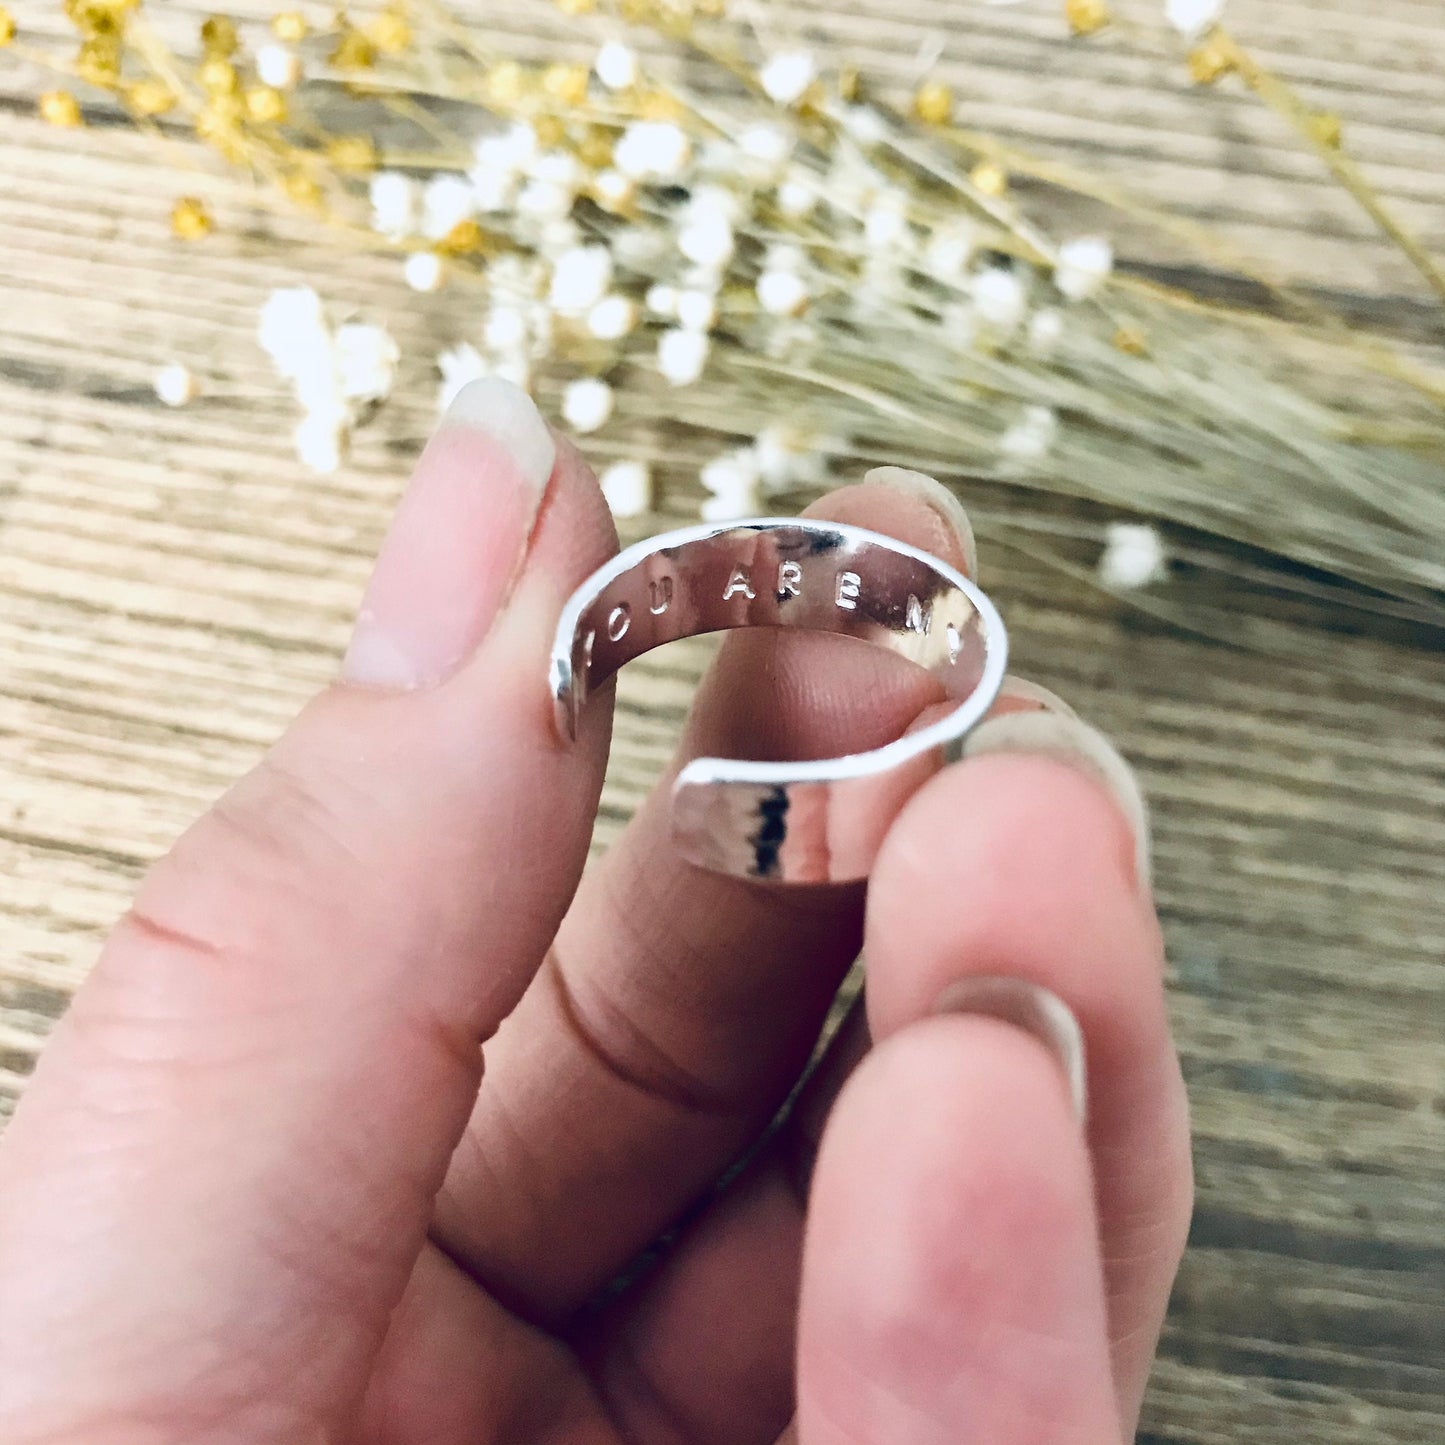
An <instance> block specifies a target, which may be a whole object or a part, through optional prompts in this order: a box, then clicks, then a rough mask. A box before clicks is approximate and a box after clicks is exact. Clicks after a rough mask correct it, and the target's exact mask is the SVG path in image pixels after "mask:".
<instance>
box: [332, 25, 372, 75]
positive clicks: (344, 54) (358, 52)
mask: <svg viewBox="0 0 1445 1445" xmlns="http://www.w3.org/2000/svg"><path fill="white" fill-rule="evenodd" d="M331 63H332V64H333V65H334V66H335V67H336V68H337V69H338V70H370V69H371V67H372V66H373V65H375V64H376V46H374V45H373V44H372V43H371V41H370V40H369V39H368V38H367V37H366V36H365V35H364V34H362V32H361V31H360V30H357V29H356V28H355V27H354V26H350V25H348V26H347V27H346V28H345V29H344V30H343V31H342V32H341V34H340V35H339V36H338V37H337V40H336V45H335V47H334V48H333V49H332V51H331Z"/></svg>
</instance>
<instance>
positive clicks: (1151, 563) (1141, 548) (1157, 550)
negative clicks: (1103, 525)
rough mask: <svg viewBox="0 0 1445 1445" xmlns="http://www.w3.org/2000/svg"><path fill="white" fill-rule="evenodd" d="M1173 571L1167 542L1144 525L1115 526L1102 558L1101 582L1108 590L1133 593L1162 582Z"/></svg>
mask: <svg viewBox="0 0 1445 1445" xmlns="http://www.w3.org/2000/svg"><path fill="white" fill-rule="evenodd" d="M1168 571H1169V559H1168V556H1167V554H1166V553H1165V550H1164V539H1163V538H1162V537H1160V535H1159V533H1158V531H1157V530H1156V529H1155V528H1153V527H1151V526H1149V525H1148V524H1147V523H1142V522H1111V523H1110V524H1109V529H1108V532H1107V533H1106V534H1105V542H1104V552H1103V555H1102V556H1101V557H1100V558H1099V580H1100V581H1101V582H1103V584H1104V585H1105V586H1106V587H1115V588H1118V589H1120V590H1121V591H1132V590H1134V589H1135V588H1138V587H1147V586H1148V585H1149V583H1151V582H1158V581H1160V580H1161V579H1162V578H1163V577H1164V576H1165V575H1166V574H1167V573H1168Z"/></svg>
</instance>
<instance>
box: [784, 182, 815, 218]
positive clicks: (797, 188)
mask: <svg viewBox="0 0 1445 1445" xmlns="http://www.w3.org/2000/svg"><path fill="white" fill-rule="evenodd" d="M817 204H818V192H817V188H816V186H815V185H814V184H813V182H812V181H811V180H809V179H806V178H805V177H804V175H803V174H802V173H801V172H800V173H796V174H793V175H789V176H787V177H786V178H785V179H784V180H783V182H782V184H781V185H779V187H778V210H780V211H781V212H782V213H783V215H785V216H786V217H787V218H788V219H789V220H790V221H801V220H803V219H804V218H806V217H807V216H808V215H810V214H811V213H812V210H813V207H814V206H816V205H817Z"/></svg>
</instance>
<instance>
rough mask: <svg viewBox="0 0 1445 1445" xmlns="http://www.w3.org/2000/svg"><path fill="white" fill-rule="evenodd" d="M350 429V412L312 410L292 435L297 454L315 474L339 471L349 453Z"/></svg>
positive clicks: (332, 408) (329, 408) (334, 409)
mask: <svg viewBox="0 0 1445 1445" xmlns="http://www.w3.org/2000/svg"><path fill="white" fill-rule="evenodd" d="M346 428H347V417H346V413H345V411H344V410H342V409H341V408H339V407H326V408H317V409H315V410H313V411H308V412H307V413H306V415H305V416H303V417H302V418H301V420H300V421H299V422H297V424H296V430H295V431H294V432H293V433H292V438H293V440H294V442H295V445H296V455H297V456H298V457H300V458H301V460H302V461H303V462H304V463H305V464H306V465H307V466H308V467H310V468H311V470H312V471H313V472H334V471H336V470H337V469H338V468H339V467H340V466H341V459H342V457H343V455H344V454H345V451H346Z"/></svg>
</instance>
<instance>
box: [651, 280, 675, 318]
mask: <svg viewBox="0 0 1445 1445" xmlns="http://www.w3.org/2000/svg"><path fill="white" fill-rule="evenodd" d="M642 301H643V305H644V306H646V307H647V309H648V310H649V311H651V312H652V314H653V315H654V316H662V317H665V318H666V319H667V320H669V321H671V320H674V319H675V318H676V316H677V287H676V286H669V285H668V284H667V283H666V282H665V281H657V282H654V283H653V284H652V285H651V286H649V287H648V288H647V295H646V296H644V297H643V298H642Z"/></svg>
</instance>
